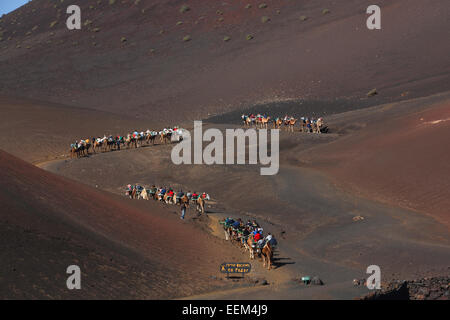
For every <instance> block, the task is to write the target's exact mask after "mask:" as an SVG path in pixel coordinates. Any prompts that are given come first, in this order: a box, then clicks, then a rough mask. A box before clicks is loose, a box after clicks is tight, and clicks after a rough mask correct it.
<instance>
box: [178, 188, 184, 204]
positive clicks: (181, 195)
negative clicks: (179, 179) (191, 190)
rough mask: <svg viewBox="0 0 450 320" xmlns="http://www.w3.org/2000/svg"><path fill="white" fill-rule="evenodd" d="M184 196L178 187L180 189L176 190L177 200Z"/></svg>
mask: <svg viewBox="0 0 450 320" xmlns="http://www.w3.org/2000/svg"><path fill="white" fill-rule="evenodd" d="M183 197H184V192H183V190H181V189H180V191H178V192H177V202H178V201H179V200H180V199H181V198H183Z"/></svg>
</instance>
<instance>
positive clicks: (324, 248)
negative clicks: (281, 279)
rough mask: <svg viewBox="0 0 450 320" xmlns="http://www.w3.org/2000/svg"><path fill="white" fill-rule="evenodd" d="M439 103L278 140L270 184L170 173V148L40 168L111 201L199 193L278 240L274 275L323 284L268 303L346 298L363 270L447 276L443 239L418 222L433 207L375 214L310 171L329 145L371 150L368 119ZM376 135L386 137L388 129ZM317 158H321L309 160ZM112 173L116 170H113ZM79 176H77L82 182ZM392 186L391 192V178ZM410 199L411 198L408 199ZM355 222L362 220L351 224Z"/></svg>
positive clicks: (223, 172)
mask: <svg viewBox="0 0 450 320" xmlns="http://www.w3.org/2000/svg"><path fill="white" fill-rule="evenodd" d="M446 101H448V94H444V95H438V96H434V97H430V98H427V99H419V100H417V101H410V102H405V103H399V104H393V105H384V106H380V107H374V108H370V109H364V110H359V111H353V112H350V113H346V114H337V115H334V116H330V117H328V118H327V120H328V124H329V125H330V126H331V127H332V128H335V131H336V132H342V134H330V135H325V134H324V135H321V136H319V135H313V134H310V135H308V134H301V133H299V132H296V133H294V134H287V133H282V139H281V141H280V145H281V150H280V152H281V168H280V171H279V173H278V175H276V176H273V177H271V176H269V177H268V176H260V175H259V168H258V167H256V166H236V165H234V166H205V165H183V166H175V165H173V164H172V162H171V160H170V149H171V147H170V146H153V147H146V148H140V149H137V150H123V151H120V152H110V153H103V154H99V155H93V156H92V157H89V158H84V159H76V160H71V161H64V162H61V161H60V162H56V163H49V164H46V165H45V168H46V169H47V170H51V171H53V172H55V173H58V174H62V175H66V176H68V177H71V178H74V179H80V180H82V181H83V182H85V183H88V184H91V185H97V186H98V187H99V188H102V189H106V190H108V191H111V192H114V193H118V194H119V193H121V192H122V189H123V187H124V186H125V185H126V184H128V183H140V184H143V185H152V184H156V185H170V186H172V187H176V188H183V190H196V191H207V192H208V193H210V194H211V196H212V197H213V200H214V201H215V202H217V203H218V204H217V205H216V206H214V207H213V208H212V209H211V210H212V211H211V212H215V213H217V214H219V215H222V216H224V215H231V216H242V217H243V218H247V217H254V218H256V219H257V220H259V221H262V222H263V226H264V228H265V230H266V231H268V232H272V233H274V234H275V235H276V236H277V237H278V239H279V241H280V246H279V247H280V257H282V258H283V259H285V260H284V261H286V262H287V264H286V265H283V264H281V265H280V270H283V271H285V272H288V273H289V274H290V275H292V276H293V277H294V276H299V275H305V274H309V275H318V276H319V277H320V278H321V279H322V280H323V281H325V282H326V283H327V286H324V287H323V288H315V289H313V290H308V289H306V288H305V287H301V286H300V287H299V286H298V285H296V284H295V283H294V282H285V283H283V288H284V289H283V290H284V291H283V292H284V293H277V295H276V297H277V298H312V297H315V298H352V297H355V296H357V295H358V290H361V288H359V289H358V288H354V287H353V285H352V280H353V279H354V278H361V277H363V276H364V275H365V268H367V266H369V265H370V264H377V265H379V266H380V267H381V269H382V273H383V281H389V280H393V279H399V278H400V279H414V278H418V277H421V276H428V275H440V274H448V265H449V264H450V260H449V257H450V256H449V254H448V253H449V252H450V251H449V250H450V238H449V232H448V230H449V229H448V226H447V225H444V224H442V223H439V221H440V220H438V221H436V220H435V219H434V218H430V217H429V216H428V215H430V216H432V217H436V218H439V217H440V215H439V212H438V211H435V210H434V208H436V207H432V206H428V207H427V209H424V210H421V211H419V212H417V211H412V210H408V209H401V208H399V207H398V206H397V205H398V204H397V203H394V204H395V205H392V203H390V202H387V204H382V203H379V202H376V201H373V200H372V199H374V198H375V199H376V197H372V196H371V194H370V193H363V195H364V196H365V197H361V196H360V195H355V193H354V192H353V193H350V192H349V190H352V189H346V188H343V186H345V185H346V183H348V181H352V180H351V179H352V176H351V175H349V174H347V175H346V176H345V177H344V176H339V178H340V179H337V180H336V179H330V178H329V177H328V176H326V175H324V174H322V173H320V171H318V170H317V169H319V170H321V171H324V172H328V171H326V168H327V166H326V165H327V164H329V162H330V161H333V159H334V153H333V152H334V150H335V149H334V146H335V145H339V144H340V143H346V141H347V140H348V139H350V138H352V137H354V136H356V137H359V136H364V137H366V138H367V137H369V136H370V138H371V139H373V140H376V139H377V138H378V137H379V138H381V137H383V135H384V133H385V131H386V130H372V129H371V125H370V123H371V121H373V120H376V119H377V118H378V117H380V118H382V119H396V118H397V117H399V118H405V119H406V118H408V117H415V116H416V115H417V114H422V113H423V112H430V114H433V112H434V111H433V110H437V109H435V108H436V107H434V105H437V106H438V108H439V105H441V104H442V103H444V102H445V103H446ZM427 106H431V107H430V108H428V107H427ZM424 110H425V111H424ZM392 121H394V120H392ZM394 123H396V122H395V121H394ZM398 123H399V126H398V127H393V129H392V130H393V131H392V132H398V131H400V132H403V133H405V134H407V133H408V132H409V131H408V130H410V129H411V128H410V127H403V126H400V122H398ZM215 126H217V125H215ZM386 126H387V127H389V128H391V127H392V125H391V126H389V123H387V124H386ZM223 127H224V128H225V127H227V126H226V125H223ZM228 127H229V126H228ZM366 129H367V130H366ZM366 132H367V135H366ZM386 133H389V131H387V132H386ZM424 134H427V132H424ZM319 150H320V151H319ZM412 150H414V149H412ZM324 154H329V155H330V158H328V157H319V158H317V156H318V155H319V156H320V155H324ZM329 159H330V160H329ZM442 159H443V161H444V158H442ZM409 161H410V163H415V161H418V163H417V166H416V167H417V168H418V169H417V170H418V174H420V172H421V170H425V168H426V166H423V164H421V163H420V161H421V160H420V158H414V159H410V160H409ZM441 163H442V162H440V161H439V162H436V168H437V169H436V170H442V169H443V167H442V166H441V165H440V164H441ZM118 167H120V170H116V168H118ZM333 168H334V167H333ZM336 168H337V169H336V170H338V168H339V166H336ZM370 168H372V169H373V170H374V172H375V173H376V172H377V171H376V170H378V168H377V166H376V163H374V164H372V165H370V166H368V167H367V169H366V171H362V173H361V174H364V172H367V174H369V173H370V174H372V173H371V171H370V170H369V169H370ZM386 168H392V167H390V166H388V167H386ZM80 172H83V173H84V176H83V178H80V175H79V173H80ZM441 172H442V171H441ZM236 177H239V178H238V179H237V178H236ZM332 177H333V176H332ZM392 177H393V178H392V179H391V181H392V183H393V184H395V183H396V180H395V175H394V174H392ZM410 177H411V178H412V177H413V176H412V175H410ZM432 178H433V177H432V176H430V179H432ZM435 178H438V176H436V177H435ZM433 186H434V185H431V186H427V187H428V188H430V189H429V190H430V192H436V193H437V194H442V192H446V191H445V190H446V189H445V190H444V191H442V190H441V189H436V190H434V189H433ZM363 187H364V184H362V185H361V188H363ZM411 188H413V186H411ZM411 190H412V191H411V192H410V194H411V195H413V194H414V190H415V189H414V190H413V189H411ZM419 190H420V189H419ZM417 192H419V191H417ZM439 192H441V193H439ZM419 193H420V192H419ZM390 195H391V196H395V195H397V194H396V193H394V192H391V194H390ZM403 195H405V194H403ZM407 199H409V200H410V201H412V202H414V201H416V200H415V199H414V198H407ZM442 199H443V200H442V201H444V202H439V207H443V205H444V204H445V201H446V200H445V199H446V198H445V197H443V198H442ZM359 216H360V217H362V219H361V220H358V219H356V220H355V218H356V217H359ZM281 261H283V260H281ZM265 290H271V289H265ZM266 293H267V292H266V291H261V292H260V293H255V294H256V295H253V297H255V298H264V296H265V294H266ZM245 294H246V293H245V292H243V293H242V295H239V294H238V293H236V292H234V291H232V292H219V293H214V294H212V295H208V296H200V298H205V297H209V298H239V297H242V296H245Z"/></svg>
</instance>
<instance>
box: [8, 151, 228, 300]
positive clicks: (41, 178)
mask: <svg viewBox="0 0 450 320" xmlns="http://www.w3.org/2000/svg"><path fill="white" fill-rule="evenodd" d="M130 203H132V201H130V200H128V201H127V199H125V198H123V197H120V196H112V195H111V194H108V193H106V192H102V191H99V190H96V189H95V188H91V187H88V186H86V185H83V184H80V183H77V182H74V181H72V180H69V179H65V178H62V177H59V176H56V175H54V174H52V173H49V172H45V171H43V170H41V169H38V168H36V167H34V166H32V165H30V164H27V163H26V162H24V161H22V160H20V159H17V158H15V157H13V156H11V155H9V154H7V153H5V152H4V151H0V206H1V210H0V245H1V248H2V249H1V253H0V261H1V264H0V283H1V288H0V298H2V299H5V298H7V299H131V298H133V299H144V298H147V299H151V298H153V299H156V298H157V299H163V298H174V297H181V296H188V295H192V294H195V293H199V292H205V291H206V290H211V289H213V288H217V287H220V286H221V283H220V281H218V280H213V279H211V276H212V275H217V273H218V271H217V270H218V266H219V265H220V263H222V262H223V261H222V259H223V257H224V256H229V257H231V256H233V250H232V249H231V248H229V247H225V246H223V245H221V244H220V241H219V240H217V239H214V238H213V237H212V236H208V235H207V234H206V233H204V232H201V231H200V230H198V229H196V228H195V227H193V226H192V225H189V224H184V223H181V222H180V219H179V218H178V215H172V214H170V215H168V212H167V211H166V210H163V209H162V208H161V207H158V206H156V205H154V204H150V203H147V204H146V206H141V207H136V206H134V205H133V204H130ZM194 234H195V236H193V235H194ZM73 264H75V265H78V266H79V267H80V268H81V273H82V278H81V286H82V288H81V290H73V291H71V290H68V289H67V287H66V280H67V278H68V276H69V275H67V274H66V269H67V267H68V266H69V265H73Z"/></svg>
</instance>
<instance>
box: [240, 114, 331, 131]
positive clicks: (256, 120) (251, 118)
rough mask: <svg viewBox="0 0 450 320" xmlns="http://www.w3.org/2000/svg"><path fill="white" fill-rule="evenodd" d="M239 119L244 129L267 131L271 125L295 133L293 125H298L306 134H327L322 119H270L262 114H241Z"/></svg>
mask: <svg viewBox="0 0 450 320" xmlns="http://www.w3.org/2000/svg"><path fill="white" fill-rule="evenodd" d="M241 119H242V121H243V123H244V127H247V128H253V127H254V128H256V129H268V128H269V124H270V123H272V125H273V129H281V130H283V129H284V130H286V131H288V132H294V131H295V125H296V124H297V123H299V126H300V128H299V131H300V132H307V133H327V132H328V127H327V126H325V124H324V121H323V118H318V119H314V118H308V117H301V118H300V119H297V118H295V117H292V116H288V115H285V116H284V118H281V117H276V118H271V117H270V116H267V115H264V114H257V115H254V114H250V115H246V114H243V115H242V116H241Z"/></svg>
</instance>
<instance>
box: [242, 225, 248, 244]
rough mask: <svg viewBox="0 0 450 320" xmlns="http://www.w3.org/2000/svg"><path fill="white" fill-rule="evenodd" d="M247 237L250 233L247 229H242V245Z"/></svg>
mask: <svg viewBox="0 0 450 320" xmlns="http://www.w3.org/2000/svg"><path fill="white" fill-rule="evenodd" d="M249 235H250V231H249V230H248V228H244V231H243V233H242V238H241V241H242V243H243V244H244V243H245V242H246V241H247V239H248V236H249Z"/></svg>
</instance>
